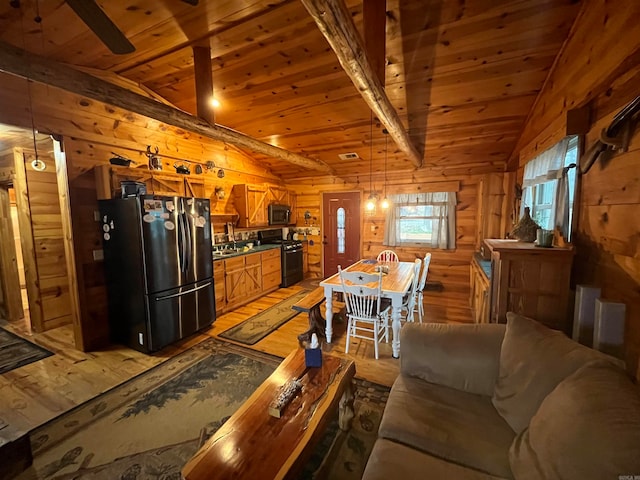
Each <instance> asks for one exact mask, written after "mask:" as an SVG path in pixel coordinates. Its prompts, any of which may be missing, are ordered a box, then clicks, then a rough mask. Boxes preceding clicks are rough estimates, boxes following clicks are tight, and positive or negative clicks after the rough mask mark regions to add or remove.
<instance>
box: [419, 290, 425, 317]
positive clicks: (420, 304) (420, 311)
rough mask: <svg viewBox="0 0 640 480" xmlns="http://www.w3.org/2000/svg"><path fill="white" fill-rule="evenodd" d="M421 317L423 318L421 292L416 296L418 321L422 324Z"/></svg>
mask: <svg viewBox="0 0 640 480" xmlns="http://www.w3.org/2000/svg"><path fill="white" fill-rule="evenodd" d="M422 317H424V305H423V303H422V292H420V295H418V320H419V321H420V323H422Z"/></svg>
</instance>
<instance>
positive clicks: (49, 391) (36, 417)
mask: <svg viewBox="0 0 640 480" xmlns="http://www.w3.org/2000/svg"><path fill="white" fill-rule="evenodd" d="M301 288H302V287H300V286H297V285H294V286H292V287H289V288H282V289H279V290H276V291H275V292H273V293H271V294H269V295H266V296H264V297H262V298H260V299H258V300H256V301H254V302H251V303H250V304H248V305H246V306H244V307H240V308H238V309H236V310H234V311H232V312H229V313H227V314H224V315H222V316H220V317H219V318H218V319H217V320H216V321H215V323H214V324H213V325H212V327H211V328H210V329H209V330H206V331H203V332H201V333H198V334H196V335H193V336H191V337H189V338H187V339H185V340H183V341H181V342H178V343H176V344H174V345H171V346H169V347H167V348H165V349H163V350H161V351H160V352H158V353H156V354H154V355H145V354H142V353H139V352H137V351H135V350H131V349H129V348H125V347H122V346H118V345H114V346H112V347H109V348H108V349H105V350H101V351H96V352H88V353H85V352H80V351H78V350H76V349H75V348H74V346H73V332H72V330H71V326H64V327H59V328H56V329H53V330H50V331H47V332H45V333H41V334H32V333H31V332H30V331H29V328H28V326H27V324H28V322H27V321H24V320H22V321H20V322H15V323H7V322H4V321H2V320H0V325H1V326H2V327H4V328H6V329H7V330H10V331H13V332H14V333H16V334H18V335H20V336H22V337H25V338H27V339H29V340H31V341H33V342H34V343H37V344H39V345H42V346H43V347H45V348H47V349H49V350H51V351H52V352H54V353H55V355H53V356H50V357H48V358H45V359H43V360H40V361H37V362H34V363H32V364H29V365H25V366H23V367H20V368H18V369H15V370H12V371H10V372H7V373H5V374H3V375H0V446H1V445H3V444H4V443H6V442H8V441H11V440H14V439H15V438H18V437H20V436H21V435H23V434H24V433H26V432H28V431H30V430H32V429H33V428H35V427H37V426H39V425H41V424H43V423H45V422H47V421H48V420H51V419H52V418H54V417H56V416H58V415H60V414H62V413H64V412H66V411H67V410H70V409H71V408H73V407H75V406H76V405H79V404H81V403H83V402H85V401H87V400H89V399H91V398H93V397H95V396H97V395H99V394H100V393H102V392H105V391H107V390H109V389H111V388H113V387H115V386H117V385H119V384H121V383H123V382H125V381H126V380H129V379H130V378H132V377H134V376H136V375H139V374H141V373H143V372H145V371H146V370H149V369H150V368H152V367H154V366H156V365H159V364H160V363H162V362H164V361H166V360H168V359H169V358H171V357H173V356H175V355H178V354H179V353H181V352H183V351H184V350H186V349H188V348H190V347H191V346H193V345H195V344H197V343H199V342H202V341H203V340H205V339H207V338H208V337H214V338H215V337H217V336H218V335H219V334H220V333H222V332H223V331H225V330H227V329H228V328H230V327H232V326H234V325H236V324H238V323H240V322H242V321H244V320H246V319H247V318H249V317H251V316H252V315H254V314H256V313H259V312H261V311H262V310H264V309H266V308H268V307H271V306H272V305H275V304H276V303H278V302H279V301H281V300H283V299H285V298H288V297H289V296H291V295H293V294H295V293H297V292H299V291H300V290H301ZM425 309H426V312H427V315H428V312H429V305H427V306H426V308H425ZM434 310H436V309H434ZM469 318H470V316H469ZM429 320H430V321H442V320H443V319H438V318H430V319H429ZM307 327H308V322H307V316H306V315H305V314H300V315H297V316H296V317H294V318H293V319H292V320H290V321H289V322H287V323H285V324H284V325H283V326H281V327H280V328H279V329H277V330H276V331H274V332H273V333H271V334H270V335H268V336H267V337H265V338H264V339H262V340H261V341H259V342H258V343H256V344H255V345H253V346H251V347H248V348H252V349H254V350H259V351H262V352H266V353H269V354H272V355H277V356H279V357H283V358H284V357H286V356H287V355H288V354H289V353H290V352H291V351H292V350H293V349H295V348H298V341H297V336H298V334H300V333H302V332H304V331H305V330H307ZM344 331H345V325H344V324H343V323H336V324H334V341H333V343H332V344H331V345H326V346H325V347H327V348H326V351H327V352H330V353H331V354H333V355H339V356H348V357H349V358H351V359H353V360H354V361H355V362H356V377H358V378H363V379H366V380H369V381H371V382H375V383H379V384H382V385H386V386H391V384H392V383H393V381H394V380H395V378H396V376H397V375H398V371H399V364H400V362H399V360H396V359H394V358H392V356H391V344H382V345H381V347H380V359H379V360H375V359H374V356H373V344H372V342H369V341H364V340H356V341H353V342H352V345H351V349H350V352H349V354H348V355H345V353H344V348H345V336H344ZM225 341H226V340H225Z"/></svg>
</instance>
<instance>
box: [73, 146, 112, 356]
mask: <svg viewBox="0 0 640 480" xmlns="http://www.w3.org/2000/svg"><path fill="white" fill-rule="evenodd" d="M80 145H82V141H80V140H76V139H72V138H65V152H66V157H67V158H66V160H67V162H68V164H70V165H71V164H73V161H74V156H75V153H74V152H77V151H78V150H79V149H80ZM71 169H72V167H70V170H71ZM69 203H70V207H71V233H72V235H73V238H74V240H75V241H74V242H73V255H74V258H75V279H76V282H77V295H78V310H79V317H80V318H79V323H80V326H79V328H74V339H75V346H76V348H78V349H80V350H83V351H90V350H95V349H98V348H102V347H104V346H106V345H108V343H109V318H108V306H107V290H106V283H105V278H104V269H103V264H102V261H97V260H94V257H93V251H94V250H101V249H102V230H101V229H100V228H99V223H98V222H96V221H95V219H94V214H95V212H97V211H99V209H98V198H97V192H96V182H95V175H94V170H93V169H91V170H89V171H86V172H84V173H82V174H79V175H76V176H75V177H72V178H69Z"/></svg>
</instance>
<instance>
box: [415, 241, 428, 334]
mask: <svg viewBox="0 0 640 480" xmlns="http://www.w3.org/2000/svg"><path fill="white" fill-rule="evenodd" d="M430 264H431V253H427V254H425V256H424V261H423V262H422V273H421V274H420V283H418V288H417V293H418V295H417V298H416V303H417V305H418V320H419V321H420V323H422V319H423V318H424V301H423V297H422V292H424V287H425V286H426V285H427V274H428V273H429V265H430Z"/></svg>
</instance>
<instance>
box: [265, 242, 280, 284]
mask: <svg viewBox="0 0 640 480" xmlns="http://www.w3.org/2000/svg"><path fill="white" fill-rule="evenodd" d="M281 282H282V266H281V263H280V249H279V248H278V249H275V248H274V249H273V250H267V251H266V252H262V291H263V293H266V292H268V291H271V290H275V289H276V288H278V287H279V286H280V283H281Z"/></svg>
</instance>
